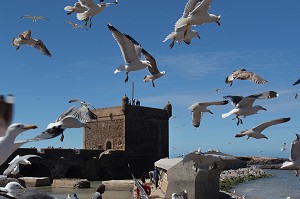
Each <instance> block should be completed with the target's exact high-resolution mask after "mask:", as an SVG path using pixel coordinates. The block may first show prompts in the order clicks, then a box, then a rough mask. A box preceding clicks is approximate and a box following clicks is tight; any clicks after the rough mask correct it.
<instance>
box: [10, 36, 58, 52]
mask: <svg viewBox="0 0 300 199" xmlns="http://www.w3.org/2000/svg"><path fill="white" fill-rule="evenodd" d="M24 44H26V45H28V46H32V47H34V48H36V49H38V50H39V51H40V52H41V53H42V54H44V55H47V56H49V57H51V56H52V55H51V53H50V51H49V50H48V49H47V47H46V46H45V44H44V43H43V42H42V41H41V40H40V39H33V38H31V30H26V31H24V32H22V33H21V34H19V36H18V38H13V39H12V45H13V46H15V47H17V48H16V50H18V49H19V48H20V47H21V45H24Z"/></svg>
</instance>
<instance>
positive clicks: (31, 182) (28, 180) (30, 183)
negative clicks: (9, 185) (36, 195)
mask: <svg viewBox="0 0 300 199" xmlns="http://www.w3.org/2000/svg"><path fill="white" fill-rule="evenodd" d="M18 180H19V181H20V182H23V183H24V184H25V186H26V187H41V186H49V185H51V181H50V178H49V177H21V178H18Z"/></svg>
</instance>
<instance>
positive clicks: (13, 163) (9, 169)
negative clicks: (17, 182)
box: [3, 155, 42, 176]
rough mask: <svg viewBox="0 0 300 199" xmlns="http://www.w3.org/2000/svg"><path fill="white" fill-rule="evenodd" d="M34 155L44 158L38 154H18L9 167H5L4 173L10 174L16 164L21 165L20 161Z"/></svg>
mask: <svg viewBox="0 0 300 199" xmlns="http://www.w3.org/2000/svg"><path fill="white" fill-rule="evenodd" d="M33 157H37V158H42V157H41V156H38V155H24V156H19V155H17V156H16V157H15V158H14V159H13V160H12V161H11V162H10V163H9V166H8V167H7V169H5V171H4V172H3V175H6V176H7V175H9V174H10V173H11V172H12V171H13V170H14V168H15V167H16V166H19V164H20V162H21V161H23V160H26V159H29V158H33Z"/></svg>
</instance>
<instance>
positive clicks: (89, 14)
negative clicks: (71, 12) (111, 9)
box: [77, 0, 118, 28]
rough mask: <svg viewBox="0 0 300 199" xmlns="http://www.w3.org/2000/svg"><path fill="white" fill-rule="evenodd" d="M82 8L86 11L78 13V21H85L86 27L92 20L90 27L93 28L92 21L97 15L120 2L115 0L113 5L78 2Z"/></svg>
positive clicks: (89, 1)
mask: <svg viewBox="0 0 300 199" xmlns="http://www.w3.org/2000/svg"><path fill="white" fill-rule="evenodd" d="M78 2H79V3H80V4H81V6H83V7H86V9H87V10H86V11H84V12H82V13H77V19H78V20H80V21H82V20H85V22H86V23H85V25H87V23H88V20H90V25H89V27H90V28H91V27H92V19H93V17H94V16H95V15H97V14H99V13H100V12H102V11H103V10H104V9H105V8H106V7H107V6H110V5H113V4H118V1H117V0H115V1H114V2H113V3H100V4H96V3H95V2H94V1H93V0H78Z"/></svg>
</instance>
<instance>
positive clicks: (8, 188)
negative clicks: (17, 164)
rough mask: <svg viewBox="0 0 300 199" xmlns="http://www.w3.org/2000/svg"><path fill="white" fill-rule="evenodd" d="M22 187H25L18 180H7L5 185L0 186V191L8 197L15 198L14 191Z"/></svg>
mask: <svg viewBox="0 0 300 199" xmlns="http://www.w3.org/2000/svg"><path fill="white" fill-rule="evenodd" d="M23 189H25V188H24V187H23V186H22V185H20V183H18V182H9V183H7V184H6V185H5V187H0V191H1V192H5V193H6V195H7V196H8V198H15V194H16V192H17V191H20V190H23Z"/></svg>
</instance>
